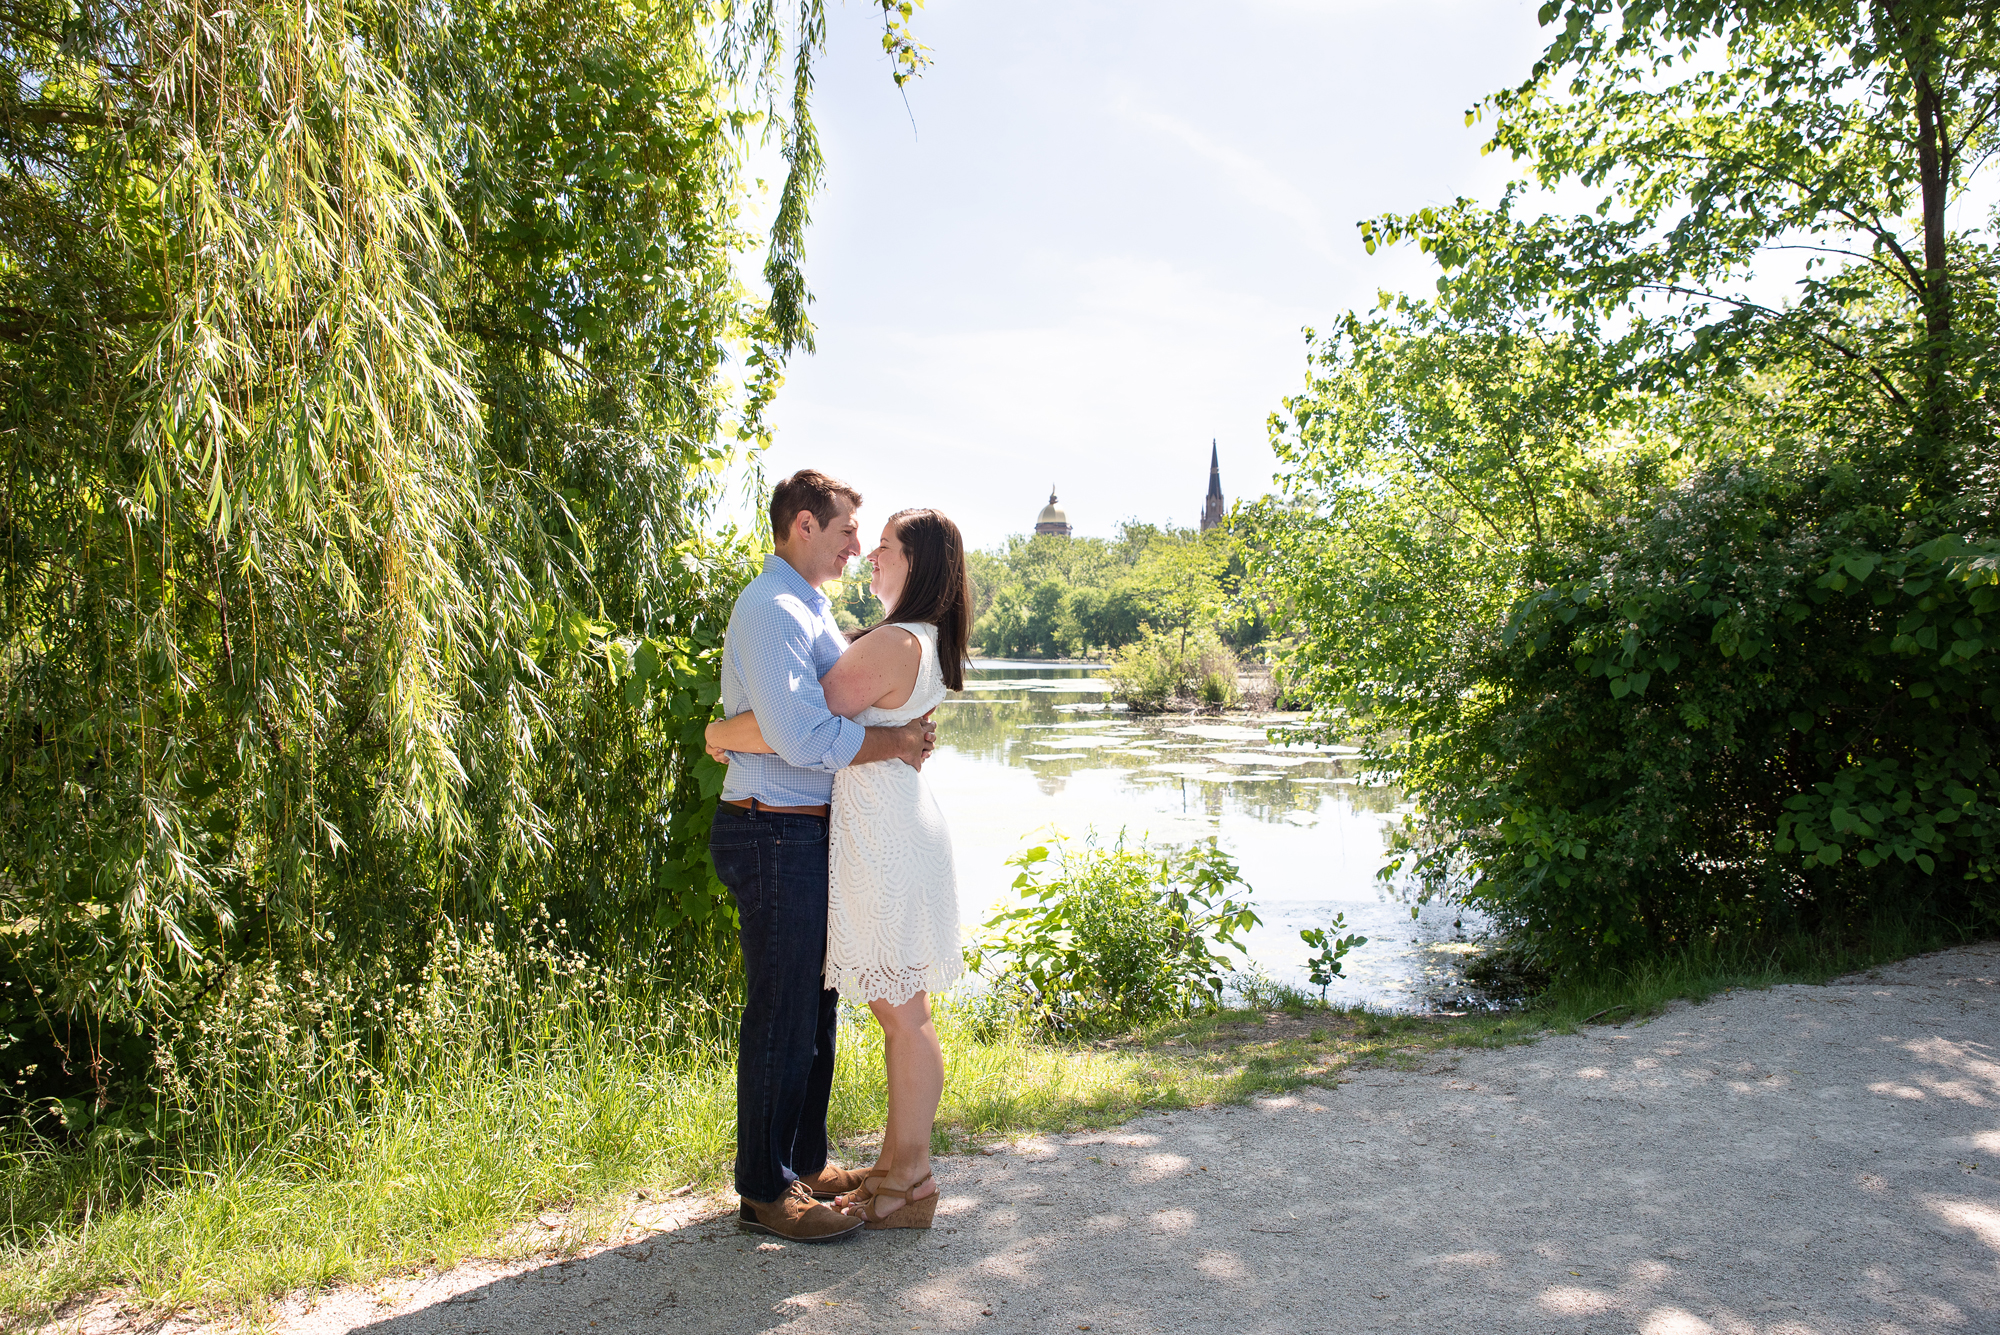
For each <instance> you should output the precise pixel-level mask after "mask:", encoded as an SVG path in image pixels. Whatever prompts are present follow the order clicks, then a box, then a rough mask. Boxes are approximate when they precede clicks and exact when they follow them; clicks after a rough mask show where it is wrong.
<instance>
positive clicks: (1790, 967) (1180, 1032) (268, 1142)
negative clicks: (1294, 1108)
mask: <svg viewBox="0 0 2000 1335" xmlns="http://www.w3.org/2000/svg"><path fill="white" fill-rule="evenodd" d="M1972 939H1976V938H1975V937H1974V936H1972V935H1969V934H1961V933H1958V932H1955V931H1952V930H1949V929H1937V930H1932V931H1920V930H1912V929H1907V928H1891V929H1886V930H1878V931H1875V932H1872V933H1869V934H1867V935H1866V936H1865V937H1863V938H1862V939H1860V940H1858V941H1850V942H1846V943H1842V942H1830V941H1824V940H1812V939H1804V938H1795V939H1792V940H1788V941H1784V942H1779V943H1776V944H1774V945H1769V946H1765V947H1763V948H1753V947H1738V948H1734V949H1716V950H1709V951H1704V952H1689V953H1688V954H1685V955H1683V956H1682V957H1680V958H1677V959H1674V960H1669V961H1665V962H1661V963H1657V964H1653V965H1650V966H1645V967H1642V968H1639V969H1635V970H1632V971H1629V972H1626V973H1621V974H1617V975H1611V976H1606V977H1601V978H1598V979H1595V980H1592V981H1591V982H1589V983H1587V984H1580V985H1573V986H1569V987H1560V988H1555V989H1551V990H1550V991H1548V992H1546V993H1544V994H1543V995H1542V996H1540V997H1539V998H1537V999H1536V1001H1535V1002H1534V1003H1532V1004H1531V1005H1529V1006H1528V1007H1526V1008H1525V1009H1522V1010H1518V1011H1513V1012H1507V1013H1499V1014H1477V1013H1475V1014H1465V1015H1433V1016H1415V1015H1390V1014H1382V1013H1376V1012H1370V1011H1366V1010H1360V1009H1339V1008H1331V1007H1323V1006H1320V1005H1318V1004H1316V1003H1315V1002H1314V1001H1313V1000H1312V999H1311V998H1309V997H1307V996H1305V995H1303V994H1298V993H1283V994H1281V995H1280V996H1278V997H1277V998H1276V999H1275V1000H1273V999H1270V998H1266V999H1265V1000H1266V1001H1267V1004H1266V1005H1264V1006H1262V1007H1260V1008H1257V1009H1254V1010H1252V1009H1233V1010H1226V1011H1222V1012H1218V1013H1215V1014H1210V1015H1204V1016H1197V1017H1194V1018H1192V1019H1188V1020H1182V1021H1174V1022H1169V1023H1163V1024H1158V1025H1154V1026H1151V1027H1149V1028H1146V1029H1143V1030H1139V1031H1135V1032H1133V1033H1130V1034H1126V1035H1122V1036H1119V1037H1116V1038H1111V1039H1103V1040H1099V1041H1097V1042H1095V1043H1090V1044H1061V1043H1050V1042H1045V1041H1038V1040H1036V1039H1035V1038H1033V1037H1031V1036H1029V1035H1025V1034H1021V1033H1001V1034H987V1035H984V1036H982V1035H981V1034H980V1033H979V1032H978V1030H977V1026H976V1024H975V1022H974V1020H973V1017H972V1015H971V1013H970V1012H969V1011H968V1010H967V1009H965V1008H962V1007H955V1006H950V1005H945V1006H941V1007H940V1029H941V1031H942V1033H943V1035H944V1038H945V1050H946V1054H947V1063H948V1071H947V1090H946V1095H945V1103H944V1106H943V1108H942V1109H941V1111H940V1118H939V1129H938V1135H937V1140H936V1148H937V1149H938V1150H939V1151H940V1152H953V1151H963V1150H967V1149H971V1148H974V1147H977V1146H980V1145H984V1144H990V1143H993V1142H995V1141H1001V1140H1006V1139H1009V1138H1012V1137H1017V1136H1021V1135H1026V1134H1033V1133H1044V1132H1047V1133H1056V1132H1063V1131H1069V1130H1078V1129H1084V1128H1091V1127H1104V1126H1111V1125H1116V1124H1117V1123H1120V1122H1123V1121H1127V1120H1129V1119H1131V1118H1132V1117H1134V1116H1137V1115H1139V1114H1142V1113H1146V1112H1152V1111H1165V1110H1172V1109H1177V1108H1186V1107H1192V1106H1198V1105H1204V1104H1217V1103H1234V1102H1241V1101H1243V1100H1246V1099H1248V1098H1250V1097H1251V1096H1253V1095H1256V1094H1259V1093H1265V1092H1273V1093H1275V1092H1283V1091H1286V1090H1291V1089H1297V1088H1300V1087H1304V1086H1307V1085H1321V1086H1325V1085H1328V1084H1337V1083H1338V1082H1339V1081H1340V1079H1341V1078H1342V1077H1343V1074H1344V1073H1345V1072H1346V1071H1348V1070H1351V1069H1357V1068H1364V1067H1367V1066H1370V1065H1379V1064H1391V1065H1413V1064H1416V1063H1418V1062H1421V1061H1423V1060H1426V1059H1429V1058H1431V1057H1432V1056H1434V1055H1435V1054H1437V1053H1439V1052H1442V1051H1445V1050H1451V1049H1469V1048H1495V1047H1502V1046H1507V1045H1510V1044H1515V1043H1522V1042H1531V1041H1533V1040H1535V1039H1537V1038H1539V1037H1541V1036H1543V1035H1545V1034H1549V1033H1569V1032H1574V1031H1575V1030H1576V1029H1577V1028H1578V1027H1579V1026H1581V1025H1582V1024H1584V1023H1586V1022H1587V1021H1596V1022H1598V1023H1603V1024H1611V1023H1630V1022H1632V1021H1634V1020H1638V1019H1644V1018H1647V1017H1649V1016H1651V1015H1655V1014H1657V1013H1659V1012H1660V1011H1661V1010H1663V1009H1664V1008H1665V1007H1666V1006H1667V1005H1668V1004H1669V1003H1671V1002H1672V1001H1674V1000H1677V999H1686V1000H1690V1001H1695V1002H1700V1001H1705V1000H1707V999H1708V998H1709V997H1711V996H1713V995H1715V994H1717V993H1720V992H1724V991H1728V990H1731V989H1734V988H1761V987H1769V986H1772V985H1774V984H1778V983H1817V982H1823V981H1825V980H1827V979H1829V978H1832V977H1837V976H1839V975H1841V974H1844V973H1850V972H1854V971H1856V970H1859V969H1865V968H1868V967H1871V966H1873V965H1877V964H1882V963H1886V962H1888V961H1891V960H1895V959H1901V958H1906V957H1908V956H1911V955H1915V954H1920V953H1924V952H1927V951H1929V950H1934V949H1938V948H1942V947H1947V946H1951V945H1956V944H1961V943H1964V942H1966V941H1969V940H1972ZM841 1043H842V1057H841V1062H840V1067H839V1072H838V1075H837V1078H836V1086H835V1090H834V1100H833V1107H832V1113H831V1118H830V1121H831V1123H832V1127H833V1130H834V1134H835V1136H836V1137H837V1138H838V1139H839V1140H840V1141H842V1142H843V1143H844V1144H846V1145H848V1146H849V1147H850V1150H851V1151H855V1152H851V1153H850V1156H849V1157H858V1147H859V1146H860V1145H862V1144H863V1143H865V1142H866V1141H867V1139H868V1135H869V1133H870V1132H871V1131H873V1130H876V1129H879V1126H880V1116H881V1110H882V1107H883V1091H882V1075H881V1066H880V1062H881V1052H880V1043H879V1038H878V1037H877V1031H876V1030H875V1027H874V1025H873V1024H872V1023H870V1022H867V1021H866V1020H865V1017H864V1016H863V1015H862V1014H861V1013H860V1012H859V1011H855V1012H852V1013H851V1014H849V1015H848V1016H847V1020H846V1024H845V1027H844V1029H843V1032H842V1035H841ZM733 1108H734V1071H733V1066H732V1054H731V1053H730V1052H729V1051H728V1050H727V1049H726V1047H724V1046H723V1045H721V1044H718V1043H714V1042H710V1043H706V1044H701V1045H696V1046H692V1047H681V1048H677V1049H675V1048H662V1047H658V1046H651V1047H648V1046H646V1045H643V1044H632V1043H628V1042H624V1041H622V1039H621V1037H620V1036H619V1035H617V1034H615V1033H605V1032H597V1031H594V1030H593V1029H592V1028H591V1027H590V1026H588V1025H583V1024H575V1023H573V1024H572V1025H570V1026H569V1027H568V1028H566V1029H557V1030H554V1031H551V1032H549V1033H547V1034H545V1035H544V1036H543V1038H542V1039H541V1040H540V1041H538V1042H535V1043H530V1044H527V1045H525V1046H518V1045H517V1046H516V1047H514V1048H512V1049H511V1050H509V1051H508V1052H507V1054H506V1055H505V1056H504V1058H503V1057H496V1056H494V1055H492V1054H490V1053H489V1054H482V1053H480V1052H478V1051H472V1052H469V1053H468V1054H466V1055H465V1057H464V1059H463V1060H462V1061H460V1062H458V1063H456V1064H450V1063H445V1064H438V1065H435V1066H433V1067H431V1068H429V1069H428V1070H427V1071H426V1072H425V1074H424V1076H423V1077H422V1078H421V1079H415V1080H412V1081H409V1082H407V1083H405V1084H403V1085H401V1086H399V1087H397V1088H395V1089H392V1090H388V1091H382V1092H378V1094H377V1095H376V1097H375V1098H373V1099H371V1100H368V1101H366V1102H365V1103H350V1104H348V1105H346V1106H344V1107H342V1108H339V1109H331V1110H327V1111H325V1112H324V1113H323V1114H321V1115H319V1116H318V1118H317V1121H316V1122H309V1124H307V1125H302V1126H292V1127H288V1128H284V1134H282V1135H280V1134H266V1135H264V1136H261V1137H235V1138H230V1139H226V1140H223V1141H220V1142H216V1143H211V1144H210V1145H209V1146H207V1148H206V1150H205V1152H203V1153H201V1154H200V1155H199V1156H198V1157H192V1156H191V1157H190V1158H189V1159H187V1160H186V1161H184V1162H181V1163H178V1164H170V1165H162V1164H158V1163H155V1164H152V1165H149V1166H148V1167H146V1168H145V1169H144V1170H143V1171H144V1172H145V1173H146V1174H147V1176H148V1182H147V1185H146V1189H145V1191H144V1193H143V1198H142V1199H140V1200H139V1202H138V1203H136V1204H132V1205H129V1206H126V1207H123V1208H118V1209H114V1210H111V1211H109V1212H105V1211H103V1210H102V1209H100V1208H94V1207H92V1206H91V1205H90V1204H89V1201H90V1200H91V1199H92V1198H91V1197H89V1196H87V1195H86V1196H83V1197H81V1199H83V1200H84V1202H85V1204H84V1207H83V1210H82V1215H81V1217H79V1218H73V1219H69V1220H67V1221H64V1222H60V1223H49V1224H45V1225H44V1226H43V1227H41V1228H39V1229H38V1230H36V1231H35V1232H34V1233H33V1234H32V1235H31V1236H26V1237H23V1236H21V1235H22V1233H23V1232H24V1230H22V1229H20V1228H19V1227H17V1228H16V1229H15V1234H16V1238H17V1241H16V1243H15V1244H14V1246H13V1247H12V1248H11V1249H10V1251H9V1252H7V1253H6V1254H5V1255H0V1313H4V1314H5V1317H4V1319H5V1320H6V1322H7V1324H9V1325H10V1326H21V1325H26V1326H27V1327H30V1328H32V1327H33V1326H35V1325H37V1324H39V1323H40V1322H41V1321H43V1320H45V1319H47V1318H48V1317H50V1316H51V1315H53V1314H55V1313H56V1312H58V1311H60V1310H63V1309H64V1308H65V1307H67V1306H69V1305H70V1304H73V1303H74V1302H75V1301H76V1300H78V1299H80V1298H85V1297H88V1296H90V1295H95V1294H102V1293H106V1292H116V1293H118V1294H119V1295H121V1296H122V1297H124V1298H125V1299H126V1300H128V1301H129V1302H131V1303H133V1304H134V1305H137V1306H139V1307H142V1308H145V1309H149V1310H152V1311H155V1312H164V1311H171V1310H184V1309H197V1310H204V1311H209V1312H213V1313H216V1314H219V1315H232V1316H237V1317H245V1318H249V1319H252V1320H255V1319H257V1318H258V1317H259V1316H260V1315H261V1314H263V1313H264V1312H266V1311H267V1310H268V1306H269V1303H270V1302H271V1300H272V1299H274V1298H275V1297H278V1296H280V1295H283V1294H285V1293H287V1292H292V1291H296V1290H298V1289H301V1288H316V1287H325V1286H329V1285H334V1284H340V1283H350V1282H368V1281H371V1280H374V1279H378V1278H380V1277H382V1276H385V1275H388V1274H392V1273H395V1272H399V1271H408V1270H411V1269H416V1268H431V1267H439V1266H446V1265H450V1264H452V1263H454V1262H456V1261H459V1260H462V1259H466V1258H468V1257H472V1256H492V1255H496V1254H501V1255H505V1254H511V1252H515V1251H518V1252H522V1253H526V1252H527V1251H529V1250H534V1248H531V1247H530V1246H529V1244H528V1243H527V1242H526V1241H525V1240H524V1239H523V1237H522V1235H521V1232H520V1230H519V1229H518V1227H517V1226H518V1225H519V1224H520V1223H521V1222H522V1221H524V1220H526V1219H528V1218H531V1217H532V1216H533V1215H535V1214H536V1213H537V1212H538V1211H541V1210H545V1209H548V1208H550V1207H552V1206H556V1207H560V1206H577V1207H582V1209H581V1212H580V1213H581V1214H582V1215H584V1216H588V1215H589V1214H591V1213H592V1212H593V1211H594V1210H595V1209H596V1207H597V1206H598V1205H600V1204H601V1203H602V1202H604V1201H606V1200H607V1199H609V1198H611V1197H614V1196H616V1195H619V1194H621V1193H624V1192H629V1191H632V1190H633V1189H635V1188H647V1187H663V1186H666V1187H670V1186H678V1185H684V1184H694V1185H698V1186H704V1187H720V1186H724V1185H726V1184H727V1179H728V1166H729V1158H730V1154H731V1150H732V1139H733V1116H734V1114H733ZM58 1153H59V1152H58V1151H56V1150H55V1149H53V1148H52V1147H47V1146H43V1147H41V1148H39V1149H37V1148H35V1147H31V1146H22V1145H13V1146H9V1147H6V1148H5V1150H4V1151H0V1180H4V1182H5V1184H6V1190H7V1196H8V1199H9V1202H10V1218H12V1217H13V1211H14V1209H15V1207H16V1205H17V1203H18V1202H19V1201H21V1200H22V1199H23V1196H22V1193H23V1192H27V1191H33V1190H35V1189H36V1186H35V1183H36V1180H37V1179H38V1178H39V1180H40V1181H41V1182H43V1183H44V1184H46V1183H50V1182H54V1181H57V1180H59V1179H58V1178H57V1177H51V1176H50V1174H51V1173H52V1172H55V1171H57V1170H62V1171H67V1172H69V1173H70V1174H71V1175H72V1178H73V1179H74V1180H73V1181H72V1185H73V1186H74V1185H75V1182H76V1181H85V1180H87V1179H90V1178H92V1177H103V1176H105V1175H109V1174H116V1173H126V1174H130V1173H132V1172H134V1171H140V1170H138V1169H136V1168H135V1166H134V1165H132V1164H130V1163H124V1164H120V1163H115V1162H110V1161H108V1160H106V1161H100V1162H95V1163H84V1162H78V1161H76V1160H77V1159H78V1158H79V1157H80V1156H75V1155H72V1161H71V1162H69V1163H67V1164H57V1163H55V1162H53V1160H52V1158H51V1156H56V1155H58ZM97 1153H98V1154H99V1155H100V1156H102V1155H104V1154H105V1153H106V1151H103V1150H102V1149H100V1150H99V1151H98V1152H97ZM38 1155H39V1156H40V1160H39V1162H37V1161H36V1156H38ZM599 1212H601V1211H599ZM601 1213H605V1214H606V1218H607V1220H608V1219H609V1217H610V1216H609V1213H608V1212H601ZM607 1226H608V1225H607ZM588 1240H589V1239H588V1228H586V1229H585V1230H584V1233H583V1234H582V1235H572V1236H571V1237H570V1238H569V1239H568V1245H577V1244H579V1243H581V1242H585V1241H588Z"/></svg>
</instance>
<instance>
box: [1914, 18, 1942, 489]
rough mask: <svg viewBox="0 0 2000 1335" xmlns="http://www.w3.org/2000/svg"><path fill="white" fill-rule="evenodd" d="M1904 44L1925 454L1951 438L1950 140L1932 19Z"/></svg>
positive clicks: (1934, 24)
mask: <svg viewBox="0 0 2000 1335" xmlns="http://www.w3.org/2000/svg"><path fill="white" fill-rule="evenodd" d="M1922 22H1923V30H1922V31H1921V32H1917V33H1912V34H1911V35H1910V43H1909V48H1908V49H1909V52H1910V56H1909V65H1910V77H1911V83H1912V84H1913V85H1914V88H1915V92H1916V103H1917V107H1916V110H1917V172H1918V176H1919V179H1920V182H1921V185H1922V189H1923V199H1922V202H1923V211H1924V290H1923V308H1924V342H1923V363H1924V370H1923V398H1924V426H1925V429H1926V433H1927V434H1928V435H1929V436H1930V438H1931V439H1930V445H1931V450H1932V452H1933V453H1935V452H1936V451H1937V450H1939V449H1941V448H1942V446H1943V445H1944V442H1945V441H1946V440H1947V439H1948V438H1949V437H1950V434H1951V405H1950V402H1949V399H1950V386H1949V383H1948V378H1947V372H1948V370H1949V368H1950V364H1951V275H1950V273H1949V272H1948V270H1947V263H1948V261H1947V256H1946V252H1945V230H1944V210H1945V204H1946V203H1947V202H1948V199H1949V193H1948V192H1949V188H1950V185H1951V166H1952V162H1951V159H1952V152H1951V139H1950V136H1949V135H1948V134H1947V133H1946V126H1945V118H1944V96H1943V94H1942V93H1941V92H1940V91H1939V89H1938V86H1937V81H1936V78H1935V75H1936V73H1937V58H1938V43H1937V28H1936V22H1935V20H1924V21H1922Z"/></svg>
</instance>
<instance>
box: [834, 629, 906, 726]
mask: <svg viewBox="0 0 2000 1335" xmlns="http://www.w3.org/2000/svg"><path fill="white" fill-rule="evenodd" d="M923 661H924V647H923V645H922V644H921V643H919V642H918V640H917V637H916V636H914V635H912V634H910V632H908V631H906V630H904V629H903V628H902V627H901V626H884V627H883V628H882V629H880V630H878V631H873V632H871V633H870V634H867V635H863V636H862V637H861V638H860V639H858V640H856V641H855V642H854V645H853V647H852V648H850V649H849V650H848V651H847V652H846V653H844V654H842V655H841V656H840V658H839V660H838V661H837V662H835V663H834V665H833V666H832V667H830V668H828V669H827V671H826V675H825V676H823V677H821V678H820V679H819V684H820V689H821V690H822V691H825V692H826V707H827V708H828V709H830V710H832V711H833V712H834V713H836V714H839V715H841V716H842V717H843V718H853V717H854V716H855V715H856V714H859V713H860V712H861V711H862V710H864V709H867V708H868V707H869V706H871V705H880V706H881V707H882V708H884V709H894V708H896V706H898V705H903V704H908V703H909V700H910V692H911V691H913V690H915V689H916V688H917V669H918V668H919V667H921V666H923Z"/></svg>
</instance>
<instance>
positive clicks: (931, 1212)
mask: <svg viewBox="0 0 2000 1335" xmlns="http://www.w3.org/2000/svg"><path fill="white" fill-rule="evenodd" d="M930 1180H931V1175H930V1174H929V1173H925V1174H924V1175H923V1176H922V1177H920V1178H918V1179H917V1180H916V1181H914V1182H912V1183H911V1184H910V1185H909V1186H907V1187H904V1188H902V1189H901V1190H900V1191H898V1190H894V1189H892V1188H891V1187H890V1186H889V1180H888V1179H887V1178H883V1179H882V1185H881V1186H879V1187H877V1188H876V1189H875V1190H874V1192H872V1193H871V1194H870V1195H869V1198H868V1202H867V1213H866V1214H865V1215H864V1216H862V1217H863V1219H864V1220H865V1221H866V1222H864V1223H863V1224H862V1225H861V1226H862V1227H863V1228H865V1229H885V1228H929V1227H930V1226H931V1220H933V1219H934V1218H936V1217H937V1204H938V1197H939V1195H940V1194H941V1193H940V1192H939V1191H938V1190H937V1188H936V1187H935V1186H933V1187H932V1188H931V1194H930V1195H928V1196H924V1197H921V1198H912V1197H911V1195H910V1193H911V1192H913V1191H915V1190H916V1189H917V1188H918V1187H921V1186H922V1185H923V1184H924V1183H926V1182H929V1181H930ZM885 1196H886V1197H887V1198H888V1199H890V1200H892V1201H901V1202H902V1204H900V1205H898V1206H897V1207H896V1208H895V1209H893V1210H891V1211H890V1212H889V1213H888V1214H885V1215H881V1216H877V1215H876V1213H875V1201H876V1199H877V1198H879V1197H885Z"/></svg>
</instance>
